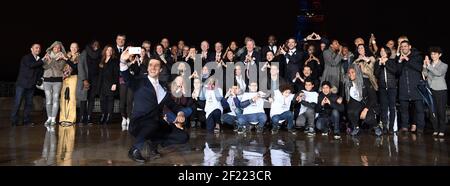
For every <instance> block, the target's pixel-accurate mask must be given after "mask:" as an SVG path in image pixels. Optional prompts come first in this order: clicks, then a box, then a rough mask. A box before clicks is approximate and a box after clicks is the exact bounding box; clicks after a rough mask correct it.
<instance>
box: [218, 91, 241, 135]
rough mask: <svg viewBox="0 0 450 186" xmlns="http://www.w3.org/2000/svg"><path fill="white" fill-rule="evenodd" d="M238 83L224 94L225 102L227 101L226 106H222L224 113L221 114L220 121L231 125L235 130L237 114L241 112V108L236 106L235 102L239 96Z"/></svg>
mask: <svg viewBox="0 0 450 186" xmlns="http://www.w3.org/2000/svg"><path fill="white" fill-rule="evenodd" d="M239 91H240V89H239V85H238V84H237V85H234V86H232V87H231V88H230V90H228V93H227V94H226V95H225V99H226V102H227V103H228V107H227V108H226V109H225V108H224V114H223V115H222V123H225V124H228V125H233V126H235V129H236V130H237V129H238V127H237V116H239V115H241V114H242V109H240V108H239V107H237V106H236V105H237V104H236V103H237V102H238V101H239V98H240V97H241V96H240V95H239Z"/></svg>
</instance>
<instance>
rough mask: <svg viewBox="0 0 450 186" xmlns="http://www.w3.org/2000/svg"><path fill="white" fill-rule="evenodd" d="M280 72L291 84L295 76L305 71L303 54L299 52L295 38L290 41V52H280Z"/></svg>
mask: <svg viewBox="0 0 450 186" xmlns="http://www.w3.org/2000/svg"><path fill="white" fill-rule="evenodd" d="M280 51H281V55H280V71H281V73H280V74H282V75H284V79H285V80H286V81H288V82H291V81H292V80H293V79H294V78H295V74H296V73H297V72H300V69H303V64H302V61H303V53H302V52H301V51H298V50H297V41H296V40H295V39H294V38H290V39H288V51H285V50H280Z"/></svg>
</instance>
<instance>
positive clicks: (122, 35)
mask: <svg viewBox="0 0 450 186" xmlns="http://www.w3.org/2000/svg"><path fill="white" fill-rule="evenodd" d="M117 37H124V38H125V39H126V38H127V36H126V35H125V34H117V36H116V38H117Z"/></svg>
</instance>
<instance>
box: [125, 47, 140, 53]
mask: <svg viewBox="0 0 450 186" xmlns="http://www.w3.org/2000/svg"><path fill="white" fill-rule="evenodd" d="M128 52H129V53H130V54H141V47H130V48H129V49H128Z"/></svg>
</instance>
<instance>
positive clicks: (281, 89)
mask: <svg viewBox="0 0 450 186" xmlns="http://www.w3.org/2000/svg"><path fill="white" fill-rule="evenodd" d="M286 90H290V91H291V92H292V87H291V85H290V84H282V85H281V86H280V92H281V93H283V92H284V91H286Z"/></svg>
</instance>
